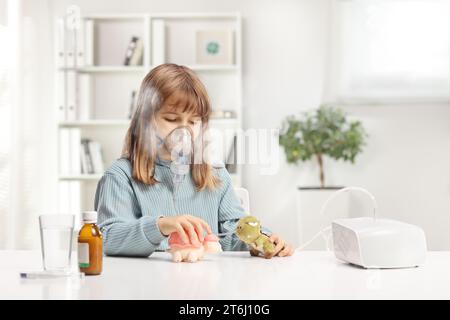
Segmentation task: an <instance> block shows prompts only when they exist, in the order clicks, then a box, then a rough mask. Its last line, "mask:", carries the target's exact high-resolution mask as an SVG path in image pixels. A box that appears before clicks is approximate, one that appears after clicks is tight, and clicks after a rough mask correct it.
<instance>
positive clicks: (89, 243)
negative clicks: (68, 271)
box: [78, 211, 103, 275]
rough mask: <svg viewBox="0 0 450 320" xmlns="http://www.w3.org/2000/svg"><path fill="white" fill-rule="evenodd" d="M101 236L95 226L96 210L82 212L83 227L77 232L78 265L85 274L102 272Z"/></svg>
mask: <svg viewBox="0 0 450 320" xmlns="http://www.w3.org/2000/svg"><path fill="white" fill-rule="evenodd" d="M102 263H103V238H102V234H101V232H100V229H99V228H98V226H97V212H96V211H85V212H83V227H82V228H81V230H80V232H79V233H78V265H79V267H80V272H84V273H85V274H86V275H98V274H100V273H101V272H102Z"/></svg>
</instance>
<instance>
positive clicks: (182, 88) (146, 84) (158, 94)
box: [122, 63, 220, 190]
mask: <svg viewBox="0 0 450 320" xmlns="http://www.w3.org/2000/svg"><path fill="white" fill-rule="evenodd" d="M172 95H175V96H176V98H177V99H176V103H175V107H176V108H177V109H179V108H182V109H181V110H182V112H192V113H195V114H196V115H198V116H199V117H200V118H201V126H202V127H201V134H200V137H201V139H200V144H202V146H201V147H202V148H204V147H205V141H204V134H203V133H204V132H205V131H206V129H207V126H208V121H209V116H210V114H211V104H210V101H209V97H208V94H207V92H206V89H205V87H204V85H203V84H202V82H201V81H200V79H199V78H198V77H197V75H196V74H195V73H194V72H193V71H192V70H191V69H189V68H187V67H185V66H180V65H176V64H173V63H167V64H162V65H159V66H157V67H156V68H154V69H152V70H151V71H150V72H149V73H148V74H147V75H146V76H145V78H144V80H142V84H141V87H140V89H139V95H138V99H137V107H136V111H135V112H134V114H133V118H132V119H131V124H130V127H129V128H128V131H127V134H126V137H125V142H124V146H123V150H122V157H126V158H128V159H129V160H130V162H131V166H132V176H133V178H134V179H135V180H138V181H140V182H143V183H144V184H148V185H153V184H155V183H157V182H159V181H157V180H156V179H155V177H154V173H155V159H156V156H157V139H156V134H155V132H156V121H155V115H156V112H158V111H159V110H161V108H162V106H163V104H164V102H165V101H166V100H167V99H168V98H169V97H170V96H172ZM202 157H203V155H202ZM201 160H202V161H200V162H201V163H193V164H191V175H192V179H193V180H194V183H195V186H196V188H197V190H203V189H204V188H205V187H206V188H209V189H213V188H216V187H217V186H218V185H219V184H220V180H219V179H218V177H216V176H215V175H214V174H213V172H212V167H211V165H209V164H208V163H206V162H205V161H204V159H203V158H202V159H201Z"/></svg>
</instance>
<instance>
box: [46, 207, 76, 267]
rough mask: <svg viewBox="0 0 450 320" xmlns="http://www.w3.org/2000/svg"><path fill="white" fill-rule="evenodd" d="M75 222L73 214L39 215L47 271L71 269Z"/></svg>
mask: <svg viewBox="0 0 450 320" xmlns="http://www.w3.org/2000/svg"><path fill="white" fill-rule="evenodd" d="M74 222H75V216H74V215H71V214H46V215H41V216H39V227H40V230H41V249H42V261H43V264H44V270H45V271H62V272H68V271H70V267H71V254H72V238H73V228H74Z"/></svg>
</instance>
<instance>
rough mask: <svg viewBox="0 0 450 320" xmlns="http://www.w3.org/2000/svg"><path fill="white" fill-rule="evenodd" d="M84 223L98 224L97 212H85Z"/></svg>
mask: <svg viewBox="0 0 450 320" xmlns="http://www.w3.org/2000/svg"><path fill="white" fill-rule="evenodd" d="M83 222H85V223H97V211H84V212H83Z"/></svg>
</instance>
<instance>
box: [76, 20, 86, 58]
mask: <svg viewBox="0 0 450 320" xmlns="http://www.w3.org/2000/svg"><path fill="white" fill-rule="evenodd" d="M84 27H85V23H84V21H80V23H79V24H78V26H77V28H76V29H75V40H76V47H75V48H76V54H75V65H76V67H83V66H84V65H85V62H84V57H85V54H84V47H85V31H84Z"/></svg>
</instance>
